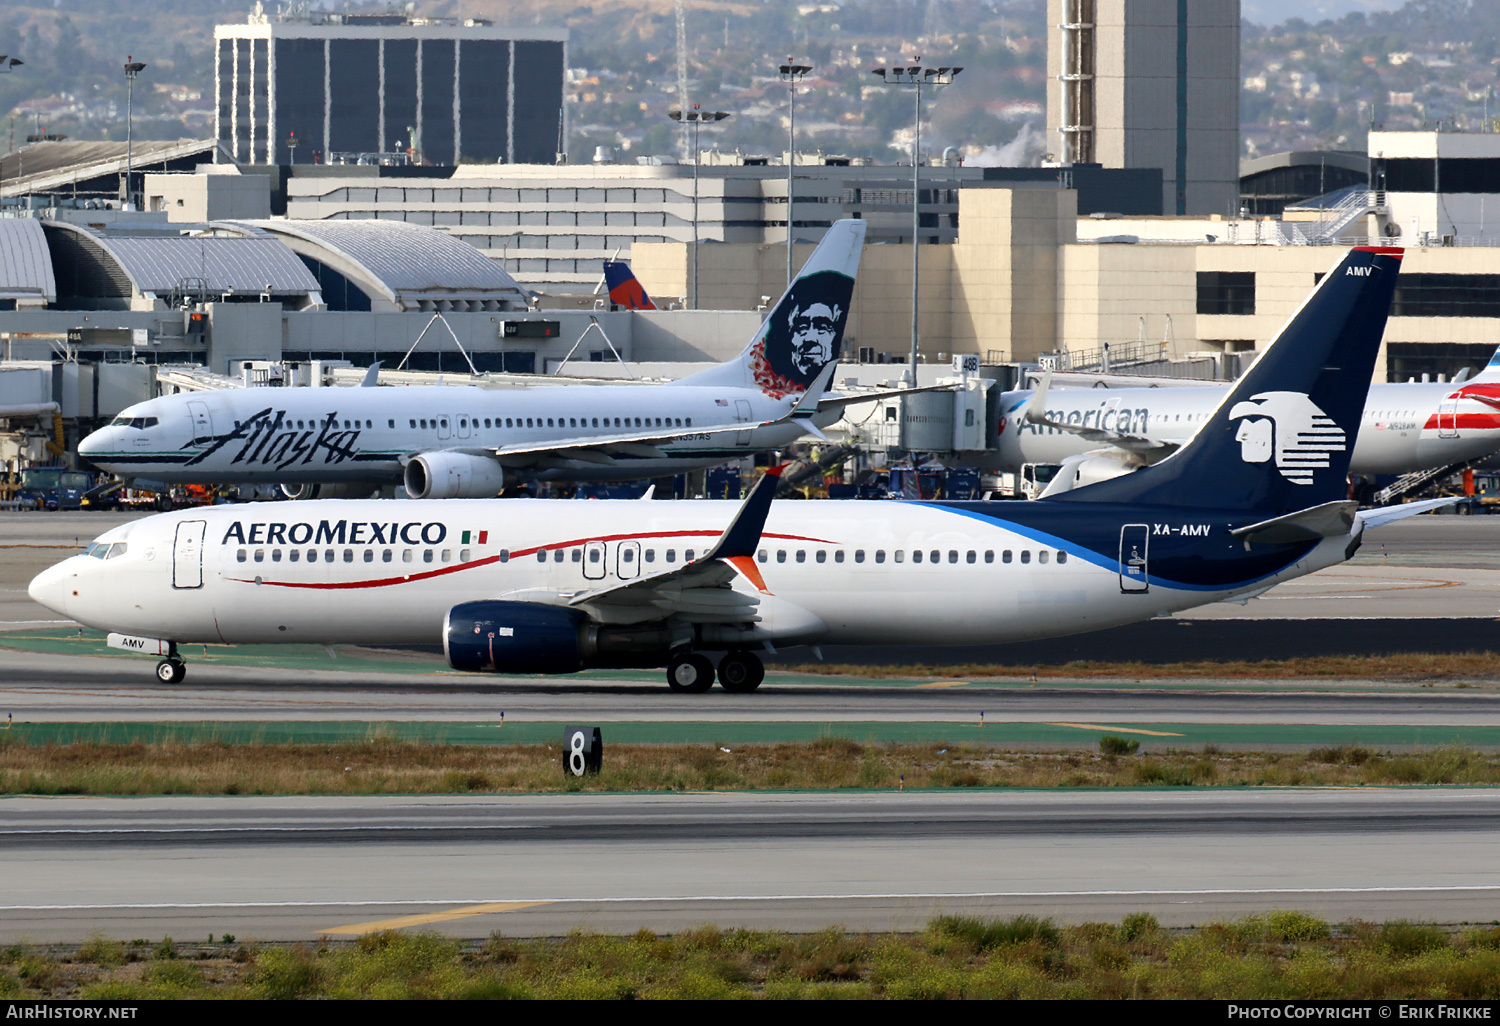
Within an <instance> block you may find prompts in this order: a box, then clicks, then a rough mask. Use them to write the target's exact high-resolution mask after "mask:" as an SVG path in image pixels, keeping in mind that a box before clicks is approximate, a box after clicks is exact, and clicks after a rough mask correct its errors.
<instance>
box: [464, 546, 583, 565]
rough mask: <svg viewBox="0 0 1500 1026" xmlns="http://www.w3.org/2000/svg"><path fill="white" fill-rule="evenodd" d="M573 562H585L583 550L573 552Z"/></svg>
mask: <svg viewBox="0 0 1500 1026" xmlns="http://www.w3.org/2000/svg"><path fill="white" fill-rule="evenodd" d="M464 558H465V559H468V558H469V557H468V556H465V557H464ZM573 562H575V563H582V562H583V550H582V549H574V550H573Z"/></svg>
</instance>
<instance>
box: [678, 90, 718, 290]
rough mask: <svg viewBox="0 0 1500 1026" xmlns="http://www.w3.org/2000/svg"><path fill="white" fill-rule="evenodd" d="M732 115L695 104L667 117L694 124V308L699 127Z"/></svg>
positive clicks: (696, 283) (696, 264) (700, 153)
mask: <svg viewBox="0 0 1500 1026" xmlns="http://www.w3.org/2000/svg"><path fill="white" fill-rule="evenodd" d="M729 116H730V115H728V114H726V113H725V112H724V111H722V110H700V109H699V107H698V104H696V103H695V104H693V107H692V109H691V110H673V111H668V112H667V117H669V118H671V119H672V120H673V121H676V122H678V123H680V124H684V125H692V126H693V289H692V293H693V309H694V310H696V309H698V163H699V158H700V157H701V156H702V152H703V151H702V150H700V149H699V148H698V129H699V128H701V127H702V126H703V123H704V122H705V121H708V122H714V121H723V120H724V119H725V118H727V117H729Z"/></svg>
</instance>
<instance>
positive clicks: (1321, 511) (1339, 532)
mask: <svg viewBox="0 0 1500 1026" xmlns="http://www.w3.org/2000/svg"><path fill="white" fill-rule="evenodd" d="M1358 509H1359V503H1357V502H1350V501H1348V500H1340V501H1338V502H1325V503H1323V504H1322V505H1321V506H1311V507H1309V508H1307V509H1303V510H1298V511H1297V512H1296V513H1288V514H1286V515H1285V516H1280V517H1274V518H1272V519H1270V520H1262V521H1261V522H1260V523H1258V524H1249V525H1247V526H1245V527H1236V528H1235V529H1234V530H1232V531H1230V532H1229V533H1230V534H1232V535H1234V536H1235V537H1236V538H1240V539H1243V540H1244V541H1245V543H1246V544H1249V543H1251V542H1255V543H1258V544H1261V545H1291V544H1294V543H1296V542H1304V541H1320V540H1322V539H1324V538H1342V537H1343V536H1345V535H1347V534H1348V533H1349V529H1350V528H1351V527H1353V526H1354V515H1355V511H1356V510H1358Z"/></svg>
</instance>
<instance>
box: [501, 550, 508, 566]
mask: <svg viewBox="0 0 1500 1026" xmlns="http://www.w3.org/2000/svg"><path fill="white" fill-rule="evenodd" d="M500 562H502V563H509V562H510V550H509V549H501V550H500Z"/></svg>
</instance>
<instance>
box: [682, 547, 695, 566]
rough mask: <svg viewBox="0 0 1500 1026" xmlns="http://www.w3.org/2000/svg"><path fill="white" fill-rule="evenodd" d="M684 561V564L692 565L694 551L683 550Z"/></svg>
mask: <svg viewBox="0 0 1500 1026" xmlns="http://www.w3.org/2000/svg"><path fill="white" fill-rule="evenodd" d="M682 561H683V562H684V563H691V562H692V561H693V550H692V549H684V550H683V552H682Z"/></svg>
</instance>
